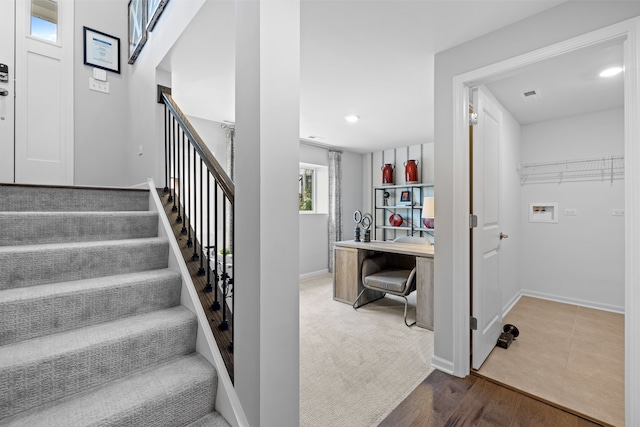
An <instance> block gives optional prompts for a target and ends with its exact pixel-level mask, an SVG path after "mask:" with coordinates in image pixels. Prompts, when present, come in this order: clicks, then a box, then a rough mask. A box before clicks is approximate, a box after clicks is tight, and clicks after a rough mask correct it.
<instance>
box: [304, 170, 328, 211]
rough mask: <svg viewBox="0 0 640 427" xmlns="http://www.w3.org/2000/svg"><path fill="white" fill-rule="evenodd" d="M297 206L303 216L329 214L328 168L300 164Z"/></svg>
mask: <svg viewBox="0 0 640 427" xmlns="http://www.w3.org/2000/svg"><path fill="white" fill-rule="evenodd" d="M298 205H299V211H300V213H303V214H327V213H328V212H329V167H328V166H324V165H315V164H312V163H302V162H301V163H300V174H299V175H298Z"/></svg>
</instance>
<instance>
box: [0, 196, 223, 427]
mask: <svg viewBox="0 0 640 427" xmlns="http://www.w3.org/2000/svg"><path fill="white" fill-rule="evenodd" d="M148 209H149V192H148V191H141V190H115V189H89V188H60V187H36V186H19V185H0V425H2V426H29V427H33V426H47V427H49V426H65V427H69V426H86V425H101V426H136V427H139V426H154V427H156V426H228V424H227V422H226V421H225V420H224V418H222V416H221V415H220V414H219V413H217V412H215V409H214V402H215V399H216V387H217V374H216V371H215V369H214V367H213V366H212V365H211V364H210V363H209V362H208V361H207V360H206V359H205V358H203V357H202V356H201V355H200V354H198V353H196V352H195V343H196V331H197V322H196V317H195V316H194V315H193V314H192V313H191V312H190V311H189V310H187V309H186V308H184V307H183V306H181V305H180V288H181V278H180V275H179V274H178V273H177V272H176V271H174V270H170V269H168V268H167V266H168V251H169V246H168V242H167V241H166V240H165V239H163V238H159V237H157V236H158V217H157V214H156V213H152V212H149V210H148Z"/></svg>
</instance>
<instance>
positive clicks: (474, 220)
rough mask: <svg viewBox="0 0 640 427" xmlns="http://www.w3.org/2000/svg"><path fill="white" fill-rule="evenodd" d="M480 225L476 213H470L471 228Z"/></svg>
mask: <svg viewBox="0 0 640 427" xmlns="http://www.w3.org/2000/svg"><path fill="white" fill-rule="evenodd" d="M477 226H478V217H477V216H476V215H474V214H469V228H476V227H477Z"/></svg>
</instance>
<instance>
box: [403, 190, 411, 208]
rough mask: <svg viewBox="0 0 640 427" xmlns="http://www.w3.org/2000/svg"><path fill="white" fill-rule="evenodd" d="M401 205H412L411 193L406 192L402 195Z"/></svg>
mask: <svg viewBox="0 0 640 427" xmlns="http://www.w3.org/2000/svg"><path fill="white" fill-rule="evenodd" d="M400 204H401V205H410V204H411V191H409V190H404V191H402V192H401V193H400Z"/></svg>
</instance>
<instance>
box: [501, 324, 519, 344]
mask: <svg viewBox="0 0 640 427" xmlns="http://www.w3.org/2000/svg"><path fill="white" fill-rule="evenodd" d="M518 335H520V331H518V328H516V327H515V326H513V325H511V324H509V323H507V324H506V325H504V327H503V328H502V333H501V334H500V337H498V342H497V343H496V345H497V346H498V347H502V348H509V346H510V345H511V343H512V342H513V340H514V339H515V338H516V337H517V336H518Z"/></svg>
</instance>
